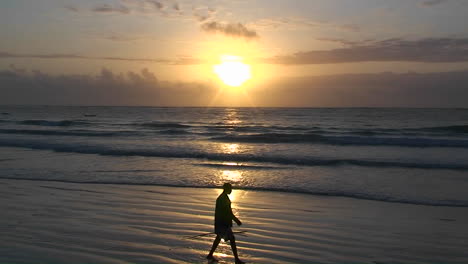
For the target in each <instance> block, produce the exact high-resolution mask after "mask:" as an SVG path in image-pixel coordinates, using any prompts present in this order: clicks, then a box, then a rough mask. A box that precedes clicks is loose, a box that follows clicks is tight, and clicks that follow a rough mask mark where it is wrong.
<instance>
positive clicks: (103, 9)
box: [92, 4, 130, 14]
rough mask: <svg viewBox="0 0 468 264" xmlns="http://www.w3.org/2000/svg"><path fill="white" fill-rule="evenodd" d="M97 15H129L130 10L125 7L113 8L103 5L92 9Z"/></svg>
mask: <svg viewBox="0 0 468 264" xmlns="http://www.w3.org/2000/svg"><path fill="white" fill-rule="evenodd" d="M92 11H93V12H96V13H120V14H129V13H130V9H129V8H128V7H126V6H124V5H119V6H111V5H109V4H102V5H99V6H97V7H94V8H93V9H92Z"/></svg>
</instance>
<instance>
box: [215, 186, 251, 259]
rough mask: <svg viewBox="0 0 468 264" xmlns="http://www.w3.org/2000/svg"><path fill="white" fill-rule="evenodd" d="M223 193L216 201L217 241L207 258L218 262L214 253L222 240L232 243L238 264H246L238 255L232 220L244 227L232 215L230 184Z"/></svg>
mask: <svg viewBox="0 0 468 264" xmlns="http://www.w3.org/2000/svg"><path fill="white" fill-rule="evenodd" d="M223 189H224V190H223V193H221V194H220V195H219V197H218V199H216V211H215V233H216V239H215V240H214V242H213V246H212V247H211V251H210V253H208V256H206V258H207V259H208V260H211V261H217V259H216V258H215V257H213V253H214V251H215V250H216V248H217V247H218V244H219V242H220V241H221V238H222V239H224V240H225V241H231V248H232V253H233V254H234V257H235V258H236V264H242V263H244V262H243V261H242V260H240V259H239V256H238V255H237V247H236V238H235V237H234V234H233V233H232V229H231V227H232V220H234V222H236V223H237V225H239V226H240V225H242V222H241V221H240V220H239V219H238V218H237V217H236V216H235V215H234V214H233V213H232V210H231V200H230V199H229V196H228V194H230V193H231V192H232V186H231V184H230V183H225V184H224V185H223Z"/></svg>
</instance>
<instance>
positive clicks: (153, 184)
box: [0, 177, 468, 208]
mask: <svg viewBox="0 0 468 264" xmlns="http://www.w3.org/2000/svg"><path fill="white" fill-rule="evenodd" d="M0 180H12V181H33V182H34V181H36V182H57V183H70V184H96V185H123V186H150V187H151V186H154V187H170V188H193V189H219V188H220V187H219V186H185V185H175V184H156V183H132V182H99V181H95V182H94V181H86V182H80V181H72V180H61V179H45V180H44V179H35V178H31V179H28V178H14V177H10V178H9V177H3V178H0ZM234 188H236V190H240V191H254V192H273V193H286V194H299V195H310V196H325V197H340V198H348V199H356V200H364V201H375V202H382V203H396V204H408V205H416V206H431V207H432V206H433V207H454V208H466V207H468V205H466V204H454V203H453V202H454V201H450V202H449V203H447V204H444V203H430V202H414V201H405V200H394V199H393V200H385V199H375V198H370V197H361V196H358V195H346V194H337V193H325V192H323V193H321V192H307V191H300V190H291V189H284V188H262V187H248V186H247V187H245V186H243V187H238V186H234Z"/></svg>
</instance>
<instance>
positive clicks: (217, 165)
mask: <svg viewBox="0 0 468 264" xmlns="http://www.w3.org/2000/svg"><path fill="white" fill-rule="evenodd" d="M193 165H194V166H200V167H208V168H218V169H229V170H292V169H294V167H284V166H281V167H280V166H261V165H246V164H238V163H236V162H232V163H194V164H193Z"/></svg>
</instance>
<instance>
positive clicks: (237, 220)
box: [229, 204, 242, 226]
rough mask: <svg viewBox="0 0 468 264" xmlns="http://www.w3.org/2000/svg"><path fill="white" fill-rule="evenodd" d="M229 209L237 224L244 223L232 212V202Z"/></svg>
mask: <svg viewBox="0 0 468 264" xmlns="http://www.w3.org/2000/svg"><path fill="white" fill-rule="evenodd" d="M229 211H231V218H232V220H234V222H236V224H237V225H238V226H240V225H242V222H241V221H240V220H239V218H237V217H236V216H235V215H234V214H233V213H232V208H231V204H229Z"/></svg>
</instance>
